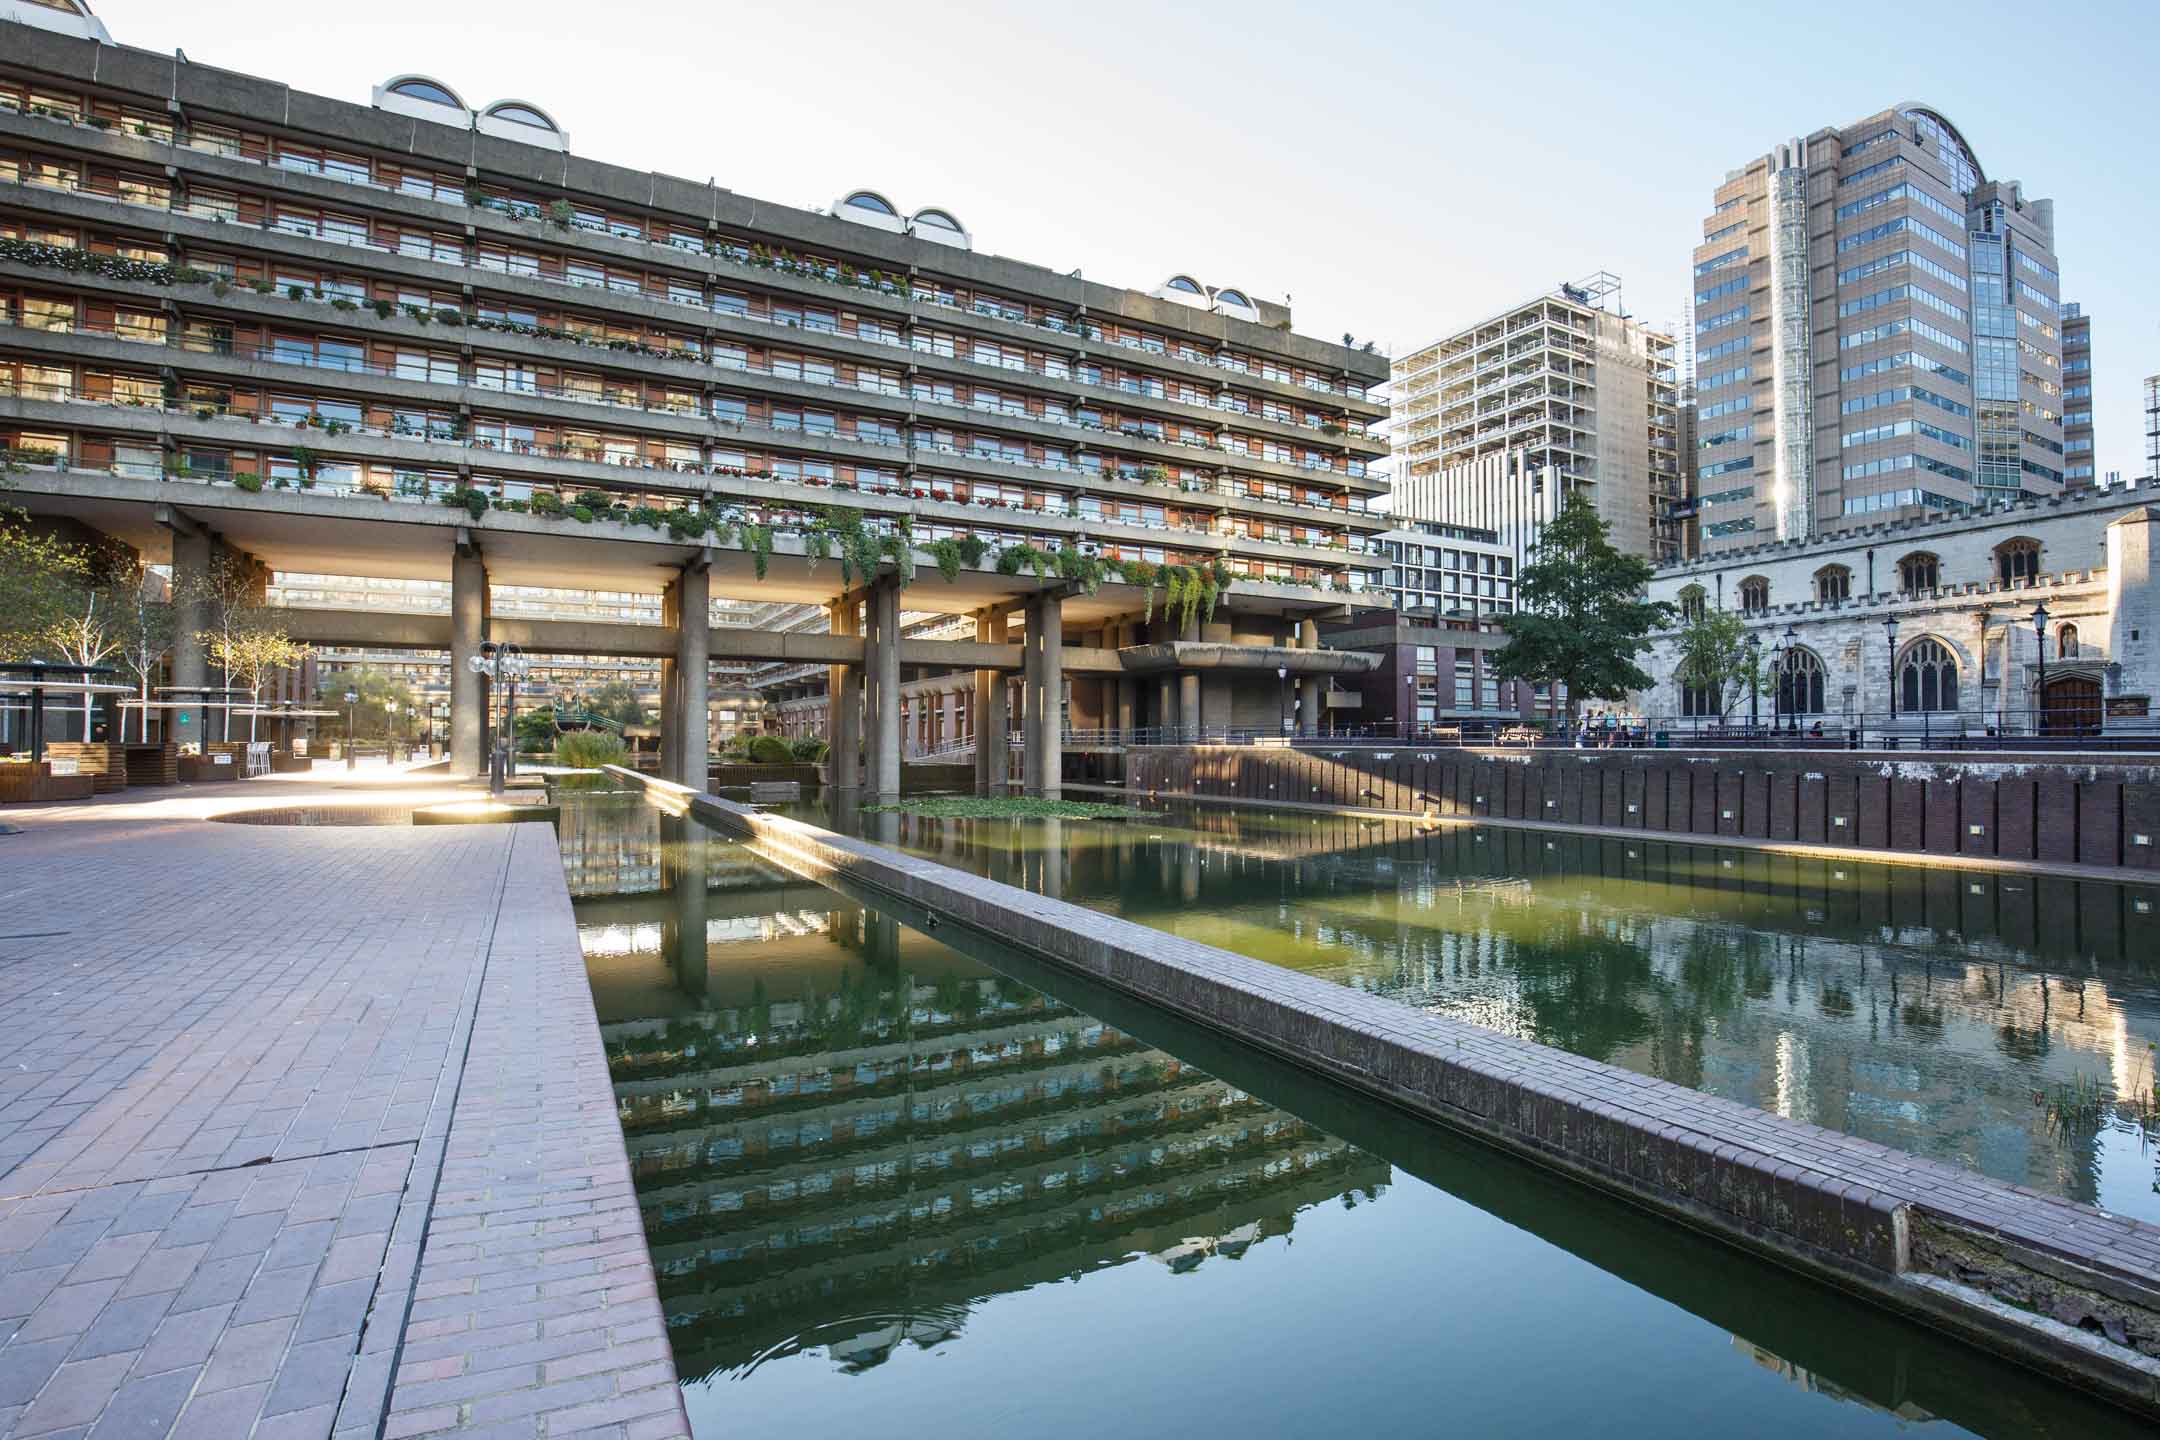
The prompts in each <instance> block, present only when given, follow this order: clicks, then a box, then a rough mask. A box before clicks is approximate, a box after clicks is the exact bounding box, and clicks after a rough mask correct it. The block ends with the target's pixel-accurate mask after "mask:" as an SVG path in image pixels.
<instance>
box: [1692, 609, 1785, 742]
mask: <svg viewBox="0 0 2160 1440" xmlns="http://www.w3.org/2000/svg"><path fill="white" fill-rule="evenodd" d="M1747 639H1748V628H1747V622H1746V621H1744V620H1742V619H1741V618H1740V617H1739V616H1738V615H1736V614H1734V613H1733V612H1732V611H1730V610H1703V611H1701V612H1699V613H1698V614H1697V615H1696V616H1695V618H1694V619H1692V620H1690V621H1688V622H1687V624H1686V625H1685V626H1684V627H1683V628H1682V629H1681V631H1680V638H1679V641H1678V645H1679V651H1680V659H1679V663H1677V664H1676V665H1674V666H1673V678H1674V679H1676V680H1678V681H1679V682H1680V683H1681V684H1683V685H1685V686H1687V687H1689V688H1690V689H1694V690H1708V691H1710V692H1712V694H1714V695H1715V696H1716V697H1717V706H1718V716H1719V718H1720V719H1723V718H1725V717H1728V716H1730V715H1731V714H1732V712H1733V707H1734V706H1735V705H1737V704H1739V703H1740V701H1741V699H1742V698H1743V697H1745V696H1748V695H1757V694H1760V693H1762V690H1763V684H1764V676H1763V663H1762V652H1761V650H1760V648H1759V647H1756V646H1751V645H1749V644H1748V643H1747Z"/></svg>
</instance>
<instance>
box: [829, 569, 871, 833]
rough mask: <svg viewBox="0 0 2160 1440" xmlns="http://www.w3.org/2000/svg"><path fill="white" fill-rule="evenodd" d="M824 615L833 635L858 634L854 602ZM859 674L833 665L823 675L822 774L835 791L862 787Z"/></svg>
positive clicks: (841, 602)
mask: <svg viewBox="0 0 2160 1440" xmlns="http://www.w3.org/2000/svg"><path fill="white" fill-rule="evenodd" d="M826 611H827V614H828V615H829V616H830V619H831V629H832V633H833V634H835V635H850V636H860V635H861V634H862V631H863V626H862V616H861V612H860V611H859V610H858V609H857V607H856V603H855V601H854V600H852V599H849V598H845V597H843V598H841V599H839V600H835V601H833V602H832V604H831V605H829V606H827V607H826ZM862 671H863V667H862V666H860V665H834V666H832V667H831V668H830V669H829V670H828V672H827V678H826V690H825V697H826V698H825V739H826V743H827V745H828V746H829V747H830V749H831V754H830V755H828V756H827V757H826V773H827V774H828V775H829V776H830V777H831V779H832V784H833V787H834V788H835V789H838V790H848V791H854V790H859V789H860V788H861V787H862V739H863V734H862Z"/></svg>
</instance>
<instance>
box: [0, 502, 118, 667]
mask: <svg viewBox="0 0 2160 1440" xmlns="http://www.w3.org/2000/svg"><path fill="white" fill-rule="evenodd" d="M95 578H96V577H95V567H94V566H93V564H92V557H91V555H90V553H89V551H87V550H86V549H84V548H83V547H82V546H80V545H73V544H70V543H68V542H67V541H65V540H61V539H57V538H55V537H54V536H52V535H50V534H47V533H46V532H44V531H42V530H36V529H33V528H32V527H31V525H30V517H29V516H28V515H25V514H24V513H23V512H21V511H20V510H14V509H6V508H0V660H34V659H38V658H40V657H50V656H51V655H52V654H53V646H52V636H53V628H54V627H55V626H56V625H60V624H63V623H65V622H66V621H67V619H68V618H69V617H70V616H71V615H74V614H75V613H77V611H78V610H79V608H80V606H81V604H82V602H83V597H84V595H85V593H86V592H87V591H88V590H89V589H90V587H91V586H92V585H93V584H94V583H95Z"/></svg>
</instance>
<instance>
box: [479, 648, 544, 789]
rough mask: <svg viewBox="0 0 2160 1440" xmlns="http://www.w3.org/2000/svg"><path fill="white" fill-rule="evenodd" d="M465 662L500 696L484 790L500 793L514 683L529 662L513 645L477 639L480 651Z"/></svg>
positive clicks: (514, 703) (506, 761)
mask: <svg viewBox="0 0 2160 1440" xmlns="http://www.w3.org/2000/svg"><path fill="white" fill-rule="evenodd" d="M466 664H468V665H469V666H471V667H472V672H473V673H474V674H475V675H479V676H483V677H485V678H486V679H487V680H488V681H490V682H491V683H492V685H493V687H494V690H495V691H496V692H499V693H500V695H501V699H500V700H499V701H498V702H497V707H498V708H497V715H498V717H499V718H498V719H497V721H496V724H495V743H494V744H493V745H491V746H489V747H488V793H489V794H490V795H500V794H502V793H503V778H504V775H505V774H506V773H507V771H508V769H509V766H510V763H511V761H510V753H511V751H510V734H509V731H510V727H511V725H513V724H514V723H515V722H516V717H517V682H518V681H519V680H522V679H523V678H524V677H525V675H526V673H527V672H528V671H530V670H531V669H532V662H531V661H529V660H527V659H526V658H525V652H524V651H522V650H520V649H518V647H517V646H515V645H508V644H504V645H498V644H496V643H495V642H494V641H493V640H485V641H482V642H481V645H480V653H479V654H477V655H474V656H470V657H468V659H467V660H466ZM491 698H493V697H491Z"/></svg>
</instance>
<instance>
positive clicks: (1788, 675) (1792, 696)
mask: <svg viewBox="0 0 2160 1440" xmlns="http://www.w3.org/2000/svg"><path fill="white" fill-rule="evenodd" d="M1778 687H1779V689H1780V691H1781V692H1782V693H1783V695H1784V705H1785V714H1786V716H1787V718H1788V721H1789V723H1790V724H1791V726H1792V733H1793V734H1795V735H1798V734H1799V733H1800V631H1799V629H1798V628H1797V627H1795V626H1792V625H1787V626H1786V627H1785V673H1784V674H1783V675H1781V676H1780V677H1778Z"/></svg>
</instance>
